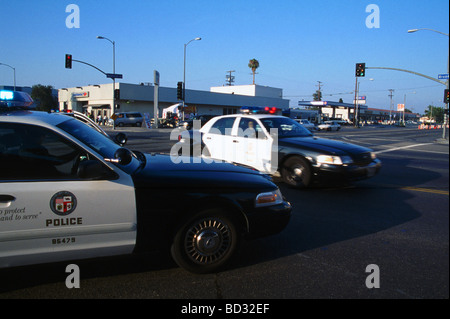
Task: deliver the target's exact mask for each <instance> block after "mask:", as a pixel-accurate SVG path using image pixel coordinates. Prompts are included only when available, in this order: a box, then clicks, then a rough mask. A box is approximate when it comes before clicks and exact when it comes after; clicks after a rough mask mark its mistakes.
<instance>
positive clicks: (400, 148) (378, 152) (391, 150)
mask: <svg viewBox="0 0 450 319" xmlns="http://www.w3.org/2000/svg"><path fill="white" fill-rule="evenodd" d="M423 145H433V143H422V144H414V145H408V146H400V147H394V148H389V149H386V150H382V151H376V152H375V154H381V153H387V152H394V151H398V150H403V149H406V148H412V147H417V146H423Z"/></svg>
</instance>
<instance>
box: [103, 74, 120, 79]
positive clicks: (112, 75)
mask: <svg viewBox="0 0 450 319" xmlns="http://www.w3.org/2000/svg"><path fill="white" fill-rule="evenodd" d="M106 77H107V78H110V79H122V77H123V74H116V73H106Z"/></svg>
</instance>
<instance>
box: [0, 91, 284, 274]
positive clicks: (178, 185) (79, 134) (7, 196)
mask: <svg viewBox="0 0 450 319" xmlns="http://www.w3.org/2000/svg"><path fill="white" fill-rule="evenodd" d="M0 94H1V100H0V110H1V111H0V268H2V267H11V266H19V265H27V264H34V263H45V262H52V261H62V260H77V259H81V258H91V257H100V256H111V255H119V254H128V253H138V252H144V251H149V250H154V249H167V250H170V251H171V254H172V256H173V258H174V260H175V261H176V262H177V263H178V265H180V266H181V267H184V268H185V269H187V270H189V271H192V272H197V273H205V272H211V271H216V270H217V269H219V268H221V267H222V266H224V265H225V264H226V263H227V262H228V261H229V260H230V258H231V257H232V256H233V254H234V253H235V250H236V247H237V245H238V242H239V241H240V240H242V239H246V238H255V237H259V236H267V235H271V234H275V233H277V232H279V231H281V230H282V229H283V228H285V226H286V225H287V223H288V221H289V219H290V214H291V206H290V204H289V203H288V202H286V201H285V200H284V199H283V197H282V195H281V193H280V190H279V189H278V187H277V186H276V185H275V184H274V183H273V182H271V181H270V180H269V179H268V178H267V177H266V176H264V175H262V174H260V173H259V172H256V171H253V170H249V169H246V168H242V167H238V166H234V165H231V164H226V163H210V164H206V163H203V162H202V163H195V164H194V163H191V164H184V163H178V164H177V163H174V162H173V161H172V160H171V159H170V157H169V156H167V155H156V154H143V153H141V152H132V151H130V150H128V149H126V148H123V147H121V146H120V145H118V144H116V143H114V142H113V140H112V139H110V138H109V137H107V136H105V135H104V134H102V133H100V132H98V131H96V130H94V129H92V128H91V127H89V126H88V125H86V124H84V123H82V122H81V121H79V120H77V119H75V118H73V117H69V116H66V115H62V114H57V113H54V114H50V113H46V112H36V111H29V110H17V107H18V106H20V105H21V104H22V106H23V105H26V104H30V103H31V102H32V101H31V99H29V97H27V96H26V94H24V93H22V92H12V91H0ZM17 101H19V102H18V103H16V102H17ZM13 109H15V110H13Z"/></svg>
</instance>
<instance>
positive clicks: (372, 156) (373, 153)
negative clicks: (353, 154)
mask: <svg viewBox="0 0 450 319" xmlns="http://www.w3.org/2000/svg"><path fill="white" fill-rule="evenodd" d="M370 158H371V159H372V160H374V159H376V158H377V154H375V152H370Z"/></svg>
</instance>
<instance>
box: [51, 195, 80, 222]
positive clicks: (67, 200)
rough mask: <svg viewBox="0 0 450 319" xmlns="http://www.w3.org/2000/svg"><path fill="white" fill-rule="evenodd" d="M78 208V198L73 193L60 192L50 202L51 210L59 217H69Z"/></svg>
mask: <svg viewBox="0 0 450 319" xmlns="http://www.w3.org/2000/svg"><path fill="white" fill-rule="evenodd" d="M76 207H77V198H76V197H75V195H74V194H72V193H71V192H66V191H64V192H58V193H56V194H55V195H53V197H52V199H51V200H50V208H51V209H52V211H53V212H54V213H55V214H56V215H59V216H67V215H69V214H70V213H72V212H73V211H74V210H75V208H76Z"/></svg>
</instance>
